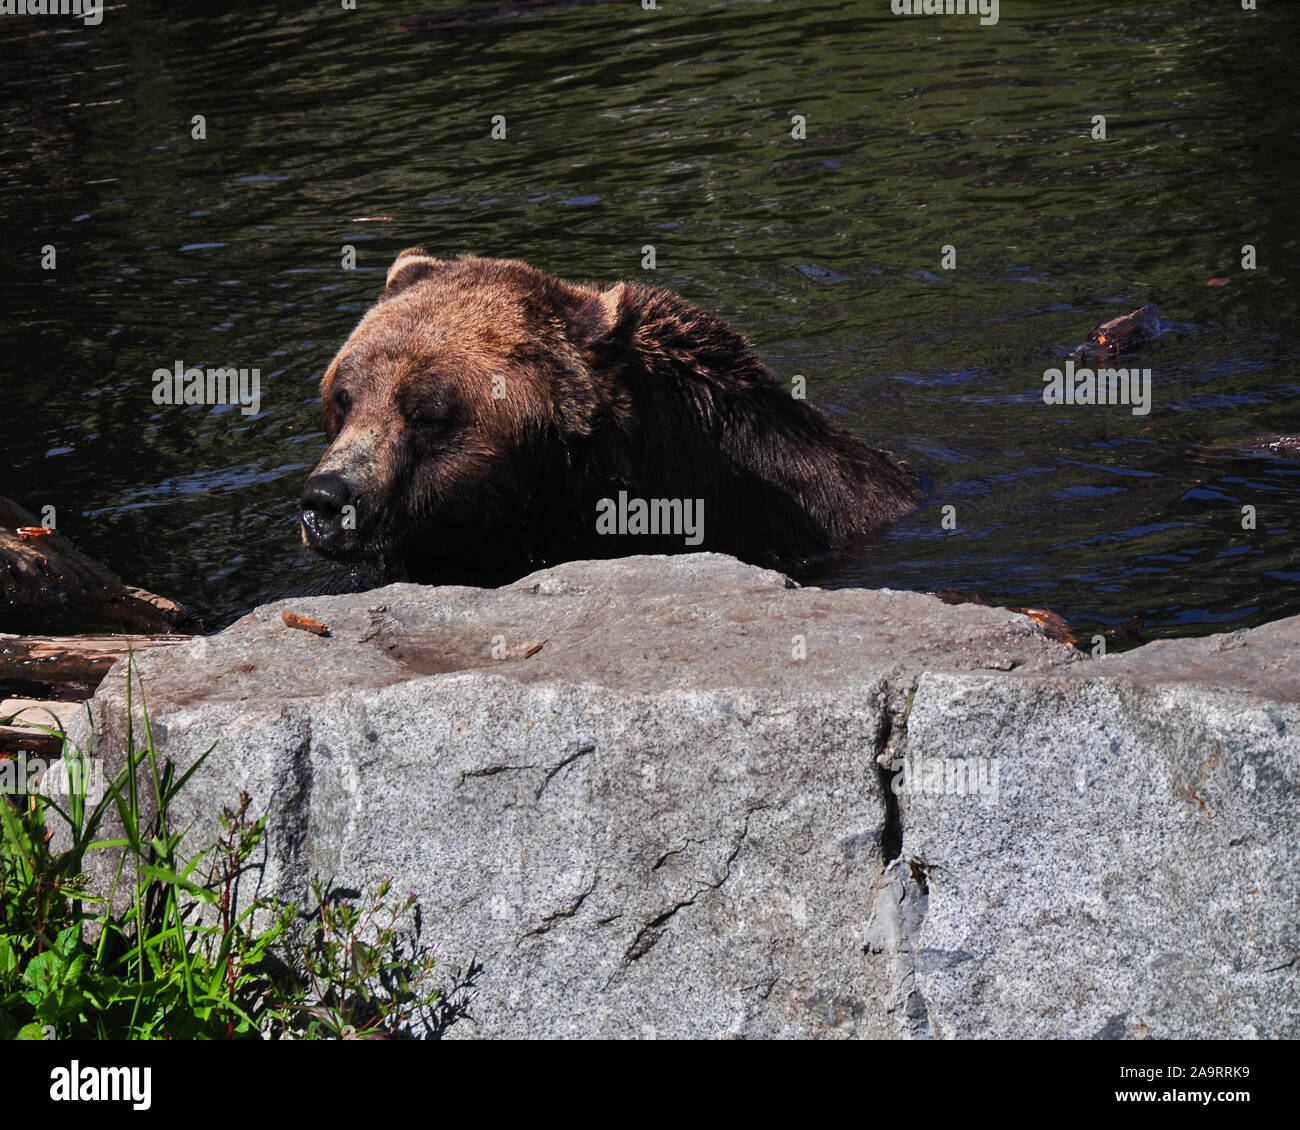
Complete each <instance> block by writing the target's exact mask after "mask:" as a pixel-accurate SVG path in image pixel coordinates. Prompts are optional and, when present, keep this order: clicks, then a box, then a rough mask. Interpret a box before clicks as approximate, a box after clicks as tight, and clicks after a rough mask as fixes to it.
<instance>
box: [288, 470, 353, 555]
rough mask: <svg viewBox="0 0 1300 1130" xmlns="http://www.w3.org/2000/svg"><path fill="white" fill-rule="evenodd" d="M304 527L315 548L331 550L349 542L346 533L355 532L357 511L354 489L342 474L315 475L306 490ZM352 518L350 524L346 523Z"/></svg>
mask: <svg viewBox="0 0 1300 1130" xmlns="http://www.w3.org/2000/svg"><path fill="white" fill-rule="evenodd" d="M300 505H301V508H302V514H301V519H302V528H303V531H304V532H305V533H306V535H307V544H308V545H310V546H311V547H312V548H313V549H320V550H327V551H328V550H330V549H335V548H337V543H338V542H339V541H341V540H347V539H345V538H343V537H342V535H343V532H344V531H345V530H348V531H351V530H354V529H356V508H355V500H354V499H353V496H352V488H351V487H349V486H348V483H347V480H346V479H344V478H343V476H342V475H313V476H312V477H311V478H310V479H308V480H307V485H306V486H305V487H304V488H303V492H302V501H301V503H300ZM348 518H350V519H351V521H345V519H348Z"/></svg>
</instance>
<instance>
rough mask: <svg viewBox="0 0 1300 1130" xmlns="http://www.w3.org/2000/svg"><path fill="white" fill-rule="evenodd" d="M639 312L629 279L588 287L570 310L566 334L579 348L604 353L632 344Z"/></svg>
mask: <svg viewBox="0 0 1300 1130" xmlns="http://www.w3.org/2000/svg"><path fill="white" fill-rule="evenodd" d="M639 314H640V307H639V305H638V304H637V303H636V302H635V301H633V296H632V295H631V294H630V293H629V288H628V285H627V283H615V284H614V285H613V286H611V287H610V288H609V289H608V290H602V291H597V292H594V293H593V292H591V291H586V292H584V294H583V297H582V298H581V299H580V300H579V301H578V302H576V303H575V304H574V305H573V306H572V307H571V308H570V310H569V324H568V328H567V330H566V336H567V337H568V339H569V340H570V341H571V342H573V344H574V345H576V346H577V347H578V348H579V349H582V350H586V351H591V352H595V353H600V354H604V355H608V354H611V353H613V354H617V353H620V352H622V351H623V350H625V349H627V348H629V347H630V346H631V343H632V337H633V335H634V334H635V333H636V327H637V321H638V317H639Z"/></svg>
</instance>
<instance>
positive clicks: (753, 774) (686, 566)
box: [79, 554, 1300, 1037]
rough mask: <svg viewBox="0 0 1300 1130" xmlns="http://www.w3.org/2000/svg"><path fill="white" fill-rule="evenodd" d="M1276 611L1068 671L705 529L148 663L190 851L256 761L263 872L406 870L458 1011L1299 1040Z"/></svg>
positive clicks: (114, 699)
mask: <svg viewBox="0 0 1300 1130" xmlns="http://www.w3.org/2000/svg"><path fill="white" fill-rule="evenodd" d="M286 610H292V611H294V612H298V613H302V614H304V615H307V616H311V617H314V618H316V619H318V620H322V621H324V622H325V623H327V624H328V625H329V628H330V631H331V634H330V636H329V637H325V638H322V637H318V636H314V635H311V634H309V633H306V632H303V631H298V630H293V629H291V628H288V627H286V626H285V625H284V623H283V622H282V618H281V613H282V612H284V611H286ZM1288 623H1289V625H1290V626H1289V627H1288V626H1287V625H1270V626H1269V627H1267V628H1262V629H1258V630H1257V631H1256V632H1253V633H1245V634H1238V635H1236V636H1234V637H1231V639H1233V640H1236V641H1238V642H1237V645H1236V646H1233V647H1232V648H1230V649H1228V650H1215V645H1214V644H1213V643H1206V642H1205V641H1200V642H1194V641H1182V642H1179V643H1174V644H1162V645H1155V646H1153V647H1151V648H1144V649H1142V650H1141V651H1139V652H1136V653H1130V654H1128V655H1125V656H1118V657H1113V658H1109V659H1105V660H1100V661H1091V660H1082V659H1080V658H1079V655H1078V653H1077V652H1075V651H1074V650H1073V649H1070V648H1067V647H1065V646H1064V645H1061V644H1057V643H1054V642H1052V641H1051V640H1049V639H1048V638H1046V637H1045V635H1044V634H1043V632H1042V630H1041V629H1040V628H1039V626H1038V625H1037V624H1036V623H1034V622H1033V621H1031V620H1029V619H1028V618H1026V617H1023V616H1018V615H1014V614H1012V613H1009V612H1006V611H1003V610H999V609H991V608H985V607H978V606H970V605H967V606H959V607H950V606H947V605H945V604H943V603H941V602H940V601H938V600H936V599H934V598H932V597H927V596H923V595H919V594H912V593H897V592H865V591H858V590H843V591H835V592H826V591H821V590H817V589H799V588H797V587H792V586H790V585H789V583H788V582H787V581H786V580H785V578H783V577H781V576H780V575H779V574H775V573H771V572H767V571H764V570H760V569H754V568H750V567H748V566H744V565H741V564H739V563H737V562H735V561H733V560H731V559H729V558H725V557H718V556H714V555H704V554H702V555H693V556H685V557H673V558H648V557H647V558H632V559H626V560H623V561H616V562H574V563H571V564H568V565H564V566H560V567H558V568H555V569H550V570H547V571H545V572H542V573H538V574H535V575H534V576H532V577H529V578H526V579H525V580H523V581H520V582H519V583H517V584H515V585H513V586H510V587H509V588H506V589H500V590H478V589H464V588H442V589H428V588H420V587H418V586H412V585H393V586H390V587H388V588H385V589H380V590H377V591H375V592H370V593H366V594H360V595H351V596H341V597H311V598H302V599H295V600H291V601H283V602H280V603H278V604H274V605H270V606H267V607H264V608H259V609H258V610H257V611H255V612H254V613H252V614H251V615H250V616H248V617H246V618H245V619H244V620H242V621H240V622H239V623H238V624H236V625H234V626H233V627H231V628H230V629H228V630H227V631H225V632H223V633H221V634H220V635H218V636H215V637H211V638H209V639H206V640H198V641H195V642H194V643H192V644H189V645H185V646H184V647H182V648H177V649H170V650H169V651H168V652H166V653H161V652H152V653H149V654H146V655H144V656H143V657H142V658H141V659H140V661H139V673H140V676H141V679H142V682H143V685H144V688H145V691H146V693H147V695H148V702H149V713H150V717H151V720H152V723H153V727H154V734H155V738H156V740H157V744H158V746H159V748H160V749H161V750H162V751H163V752H165V753H166V755H167V756H168V757H169V758H171V759H172V760H173V761H175V762H176V763H177V764H178V765H179V766H181V767H184V766H186V765H188V764H189V763H191V762H192V761H193V759H194V758H196V757H197V756H199V755H200V754H201V753H202V752H203V751H204V750H206V749H207V748H208V747H209V746H210V745H211V744H212V743H213V742H216V743H217V748H216V751H215V752H214V753H213V754H212V756H211V757H210V758H209V760H208V762H207V763H206V764H205V766H204V767H203V768H202V769H201V770H200V772H199V773H198V774H197V775H196V776H195V778H194V779H193V781H191V783H190V785H189V786H188V787H187V789H186V791H185V793H184V794H182V804H181V806H180V808H179V809H178V810H177V811H176V812H174V813H173V817H174V820H176V821H177V822H183V821H185V820H188V819H193V820H194V821H195V828H194V831H193V833H192V839H193V842H194V843H195V844H196V845H197V844H199V843H202V842H206V841H207V840H210V839H212V838H214V837H215V834H216V814H217V813H218V812H219V811H220V809H221V808H222V807H223V806H225V805H229V804H230V803H231V802H232V801H233V800H234V797H235V794H236V793H237V792H238V790H240V789H244V790H246V791H248V792H249V793H250V794H251V795H252V796H253V798H254V809H256V810H257V811H264V810H266V809H268V808H269V809H270V810H271V811H272V812H273V813H274V816H273V819H272V821H271V825H270V836H269V838H268V840H267V852H266V859H265V865H264V869H263V874H262V893H264V894H267V895H270V896H273V897H278V898H284V899H298V898H301V897H302V896H303V894H304V892H305V889H306V887H307V884H308V882H309V880H310V877H311V876H312V875H313V874H320V875H321V876H322V877H325V878H328V879H332V880H333V881H334V882H335V883H336V884H338V885H340V886H347V887H363V888H364V887H373V886H374V884H375V883H377V881H378V879H379V877H380V876H381V875H382V874H384V873H391V874H392V875H393V876H394V878H395V883H396V885H397V888H398V889H405V888H411V889H416V890H418V891H419V893H420V899H421V906H422V910H423V922H424V936H425V938H426V940H431V941H436V942H438V943H439V944H440V947H441V957H442V967H443V971H444V973H445V974H446V975H447V976H449V977H450V976H452V975H454V974H456V973H457V972H459V974H460V975H461V977H462V978H463V977H464V976H465V975H467V974H468V972H469V971H470V970H471V969H473V970H475V973H474V977H473V988H474V991H475V993H476V995H475V997H474V999H473V1001H472V1003H471V1006H470V1012H471V1015H472V1020H465V1021H461V1022H460V1023H457V1024H454V1025H452V1027H451V1028H450V1029H449V1030H448V1033H447V1034H448V1035H452V1036H457V1035H461V1036H546V1035H570V1036H630V1037H641V1036H652V1035H654V1036H722V1035H736V1036H826V1035H843V1036H880V1037H885V1036H921V1037H924V1036H930V1035H937V1036H976V1035H998V1036H1002V1035H1006V1036H1015V1035H1028V1036H1079V1035H1106V1036H1125V1035H1128V1036H1136V1035H1143V1034H1151V1035H1188V1036H1191V1035H1200V1036H1212V1035H1224V1036H1235V1035H1252V1034H1255V1035H1261V1036H1279V1035H1292V1036H1294V1035H1296V1034H1297V1033H1300V1025H1298V1023H1297V1018H1296V1017H1297V1000H1298V999H1300V994H1297V989H1296V979H1295V977H1296V968H1295V959H1296V956H1297V954H1298V953H1300V945H1298V943H1297V938H1296V926H1295V919H1296V915H1295V894H1296V891H1295V875H1296V871H1297V864H1296V863H1295V862H1294V859H1295V857H1294V853H1293V852H1292V851H1291V850H1290V848H1291V837H1292V832H1291V828H1292V827H1293V826H1294V823H1295V817H1296V796H1297V762H1298V760H1300V758H1298V753H1300V750H1298V749H1297V738H1296V733H1297V729H1296V725H1297V721H1300V719H1297V707H1296V703H1297V701H1298V700H1300V694H1298V693H1297V691H1298V690H1300V687H1297V685H1296V682H1295V678H1294V676H1292V675H1290V674H1289V672H1288V671H1287V670H1286V669H1285V666H1284V665H1283V664H1282V663H1281V662H1279V656H1283V655H1285V654H1286V653H1287V651H1288V650H1291V651H1293V650H1294V643H1295V640H1296V636H1297V634H1298V633H1300V629H1298V628H1297V626H1296V624H1295V623H1294V622H1288ZM539 644H540V645H541V646H540V648H539V647H538V645H539ZM1146 653H1150V654H1151V655H1152V656H1153V659H1152V661H1151V662H1150V663H1149V664H1146V663H1144V660H1143V656H1144V654H1146ZM1180 656H1181V658H1180ZM1243 673H1248V676H1249V677H1248V678H1247V679H1238V678H1237V676H1238V675H1239V674H1243ZM124 697H125V672H124V669H123V666H122V665H119V667H118V668H115V669H114V672H113V673H112V674H111V675H110V676H109V678H108V679H107V680H106V681H105V683H104V685H103V686H102V687H101V689H100V691H99V693H98V694H97V695H96V697H95V699H94V700H93V703H92V711H93V714H94V718H95V722H96V727H97V742H98V745H97V750H96V752H97V753H100V754H103V755H105V756H106V757H107V759H108V761H109V765H110V768H111V767H112V765H113V763H114V762H115V761H117V762H120V759H121V756H122V750H123V748H124V744H125V739H124V723H125V703H124ZM79 736H80V737H82V738H84V736H85V735H84V732H83V733H82V734H81V735H79ZM918 758H920V759H921V760H920V761H918V760H917V759H918ZM900 763H901V764H904V765H908V766H910V767H911V768H912V769H914V770H916V769H918V768H919V773H915V772H914V773H912V774H904V776H903V777H894V776H892V773H893V771H894V769H896V768H897V767H898V765H899V764H900ZM891 767H893V768H891ZM936 767H937V768H936ZM945 768H946V770H947V778H946V784H947V787H948V788H950V789H952V788H955V785H956V776H957V775H956V773H955V770H956V769H957V768H962V769H965V770H969V771H971V775H970V776H969V777H963V780H965V781H966V782H967V783H968V784H969V785H971V786H972V787H973V788H974V789H975V795H957V794H956V793H955V792H952V791H949V792H945V791H943V790H944V788H945V778H944V776H943V774H944V771H945ZM927 773H931V774H933V775H936V779H937V783H938V785H939V791H938V792H937V793H936V792H934V791H926V790H925V789H924V788H919V789H918V788H917V787H909V788H904V789H901V790H900V791H901V796H898V797H896V795H895V789H894V788H891V787H890V782H891V780H892V781H893V783H894V785H895V786H897V785H898V784H899V783H901V782H902V781H904V780H906V782H907V784H908V785H909V786H918V785H919V786H925V785H926V784H927V783H928V784H930V785H934V784H935V783H936V781H934V780H932V781H929V782H927V780H926V774H927ZM1247 781H1249V787H1248V785H1247Z"/></svg>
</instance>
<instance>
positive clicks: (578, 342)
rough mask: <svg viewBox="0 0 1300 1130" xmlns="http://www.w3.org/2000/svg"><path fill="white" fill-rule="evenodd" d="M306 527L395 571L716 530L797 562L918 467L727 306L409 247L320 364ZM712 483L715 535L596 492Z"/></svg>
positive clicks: (462, 576) (554, 555) (513, 559)
mask: <svg viewBox="0 0 1300 1130" xmlns="http://www.w3.org/2000/svg"><path fill="white" fill-rule="evenodd" d="M322 398H323V403H324V413H325V427H326V434H327V436H328V438H329V441H330V447H329V449H328V450H327V451H326V453H325V456H324V458H323V459H322V460H321V462H320V465H319V466H318V467H317V468H316V470H315V471H314V472H313V473H312V475H311V476H310V478H309V479H308V482H307V486H306V488H305V490H304V493H303V499H302V515H301V517H302V530H303V539H304V541H305V542H306V543H307V544H308V545H311V546H313V547H314V548H317V549H319V550H321V551H322V552H323V553H326V554H328V555H329V556H332V557H337V558H341V559H344V560H356V561H364V562H368V563H369V564H370V565H372V566H373V567H375V568H376V569H377V570H378V571H379V573H380V574H381V575H382V576H384V577H385V578H386V579H409V580H415V581H425V582H438V583H454V582H459V583H470V584H479V585H484V584H499V583H504V582H506V581H509V580H512V579H515V578H518V577H520V576H523V575H524V574H526V573H528V572H530V571H532V570H534V569H537V568H541V567H543V566H546V565H554V564H557V563H559V562H561V561H570V560H575V559H582V558H597V557H621V556H627V555H631V554H639V553H680V552H687V551H693V550H694V551H703V550H713V551H717V552H722V553H729V554H732V555H734V556H736V557H739V558H741V559H742V560H744V561H749V562H752V563H754V564H759V565H768V566H774V567H778V568H789V567H792V566H795V565H797V564H798V563H800V562H803V561H806V560H808V559H810V558H814V557H817V556H819V555H822V554H825V553H827V552H829V551H830V550H832V549H834V548H837V547H839V546H842V545H845V544H846V543H848V542H851V541H853V540H855V539H857V538H860V537H862V536H863V535H865V534H868V533H871V532H872V531H874V530H878V529H879V528H881V527H882V526H884V525H887V524H888V523H890V522H892V521H893V520H894V519H896V518H898V517H899V516H901V515H902V514H904V513H906V512H907V511H908V510H910V509H912V507H913V506H914V505H915V502H916V486H915V480H914V479H913V477H912V475H911V474H910V472H908V471H907V470H906V469H905V468H903V467H901V466H899V465H898V464H896V463H894V462H892V461H891V460H890V459H889V457H888V456H887V455H886V454H885V453H883V452H881V451H877V450H875V449H874V448H871V447H868V446H866V445H865V444H863V443H862V442H860V441H859V440H857V439H855V438H854V437H853V436H851V435H849V434H848V433H847V432H846V431H844V430H843V429H842V428H840V427H838V426H836V425H835V424H833V423H831V421H830V420H828V419H827V418H826V417H825V416H823V415H822V414H821V413H820V412H819V411H817V410H816V409H815V408H813V407H811V406H810V405H809V404H807V403H806V402H805V401H803V400H800V399H796V398H794V397H793V396H792V395H791V393H790V391H789V390H788V389H787V388H786V387H784V386H783V385H782V384H781V383H780V382H779V381H778V380H777V379H776V377H775V376H773V374H772V373H771V372H770V371H769V370H768V369H767V368H766V366H764V365H763V363H762V362H761V361H760V360H759V359H758V357H757V356H756V355H755V353H754V350H753V348H752V347H751V346H750V344H749V343H748V342H747V341H746V340H745V339H744V338H743V337H741V336H740V334H738V333H736V332H735V331H734V330H732V329H731V328H730V327H729V326H727V325H726V324H725V323H724V322H723V321H721V320H720V319H718V318H716V317H714V316H713V315H712V314H709V313H707V312H706V311H704V310H701V309H698V308H697V307H694V306H691V305H690V304H689V303H687V302H685V301H683V300H682V299H681V298H679V297H677V296H676V295H675V294H672V293H670V292H668V291H664V290H656V289H653V288H651V287H647V286H642V285H640V284H636V283H617V284H615V285H613V286H611V287H608V288H605V289H599V288H595V287H589V286H580V285H575V284H572V283H568V282H565V281H563V280H561V279H558V278H555V277H553V276H551V275H547V274H545V273H544V272H542V271H538V270H536V269H534V268H533V267H530V266H528V265H527V264H526V263H522V262H518V261H514V260H498V259H480V258H474V257H463V258H458V259H452V260H438V259H435V258H432V257H431V256H429V255H427V254H425V253H424V252H423V251H421V250H420V249H419V248H412V249H409V250H407V251H403V252H402V253H401V254H400V255H399V256H398V257H397V259H396V261H395V262H394V263H393V265H392V267H391V268H390V269H389V272H388V282H387V288H386V290H385V293H384V296H383V297H382V298H381V299H380V301H379V302H378V303H377V304H376V305H375V306H374V307H373V308H372V309H371V310H370V311H369V312H368V313H367V314H366V315H365V317H364V318H363V319H362V321H361V323H360V324H359V325H358V326H357V328H356V329H355V330H354V331H353V333H352V335H351V336H350V337H349V338H348V340H347V342H346V343H345V344H344V345H343V348H342V349H341V350H340V351H339V353H338V356H337V357H335V359H334V361H333V362H332V363H331V364H330V367H329V369H328V370H327V372H326V374H325V378H324V382H323V385H322ZM619 492H626V494H627V497H628V499H630V500H635V499H643V500H647V501H649V500H655V499H669V500H671V499H677V500H688V499H703V540H702V543H700V544H697V545H688V544H686V543H685V539H684V537H683V536H682V535H681V533H680V532H679V533H677V534H675V535H674V534H671V533H670V534H663V533H661V534H658V535H653V534H639V533H623V534H611V533H600V532H598V529H597V517H598V504H600V503H601V501H602V500H604V499H610V500H617V499H618V497H619Z"/></svg>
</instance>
